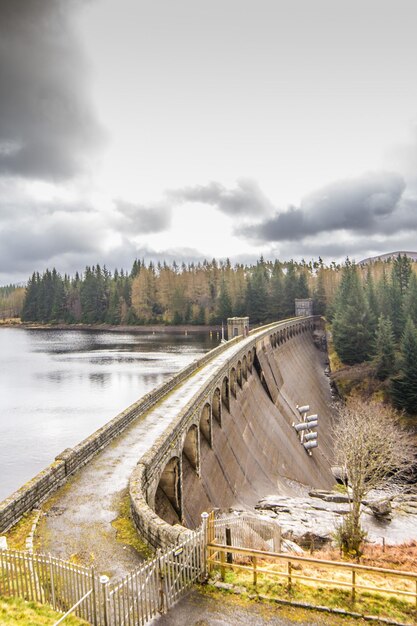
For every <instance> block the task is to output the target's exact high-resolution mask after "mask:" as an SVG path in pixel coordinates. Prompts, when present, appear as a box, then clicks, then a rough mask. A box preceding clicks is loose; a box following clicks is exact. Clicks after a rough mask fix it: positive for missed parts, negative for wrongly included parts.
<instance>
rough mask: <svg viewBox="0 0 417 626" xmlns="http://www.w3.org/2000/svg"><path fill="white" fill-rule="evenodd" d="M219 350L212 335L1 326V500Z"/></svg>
mask: <svg viewBox="0 0 417 626" xmlns="http://www.w3.org/2000/svg"><path fill="white" fill-rule="evenodd" d="M216 345H217V341H216V340H211V339H210V337H209V334H208V333H205V334H192V335H191V334H190V335H188V336H185V335H171V334H162V333H158V334H155V335H153V334H136V333H109V332H97V331H58V330H57V331H54V330H31V331H29V330H23V329H14V328H10V329H9V328H7V329H6V328H2V329H0V354H1V357H2V358H1V360H0V476H1V482H0V500H1V499H2V498H4V497H6V496H7V495H9V493H11V492H12V491H13V490H14V489H16V488H17V487H19V486H20V485H21V484H23V483H24V482H26V481H27V480H28V479H29V478H31V477H32V476H33V475H34V474H36V473H37V472H38V471H40V470H41V469H42V468H43V467H45V466H46V465H47V464H48V463H50V462H51V461H52V460H53V459H54V457H55V456H56V454H58V453H59V452H61V451H62V450H63V449H65V448H67V447H71V446H73V445H75V444H77V443H78V442H79V441H80V440H81V439H83V438H84V437H87V436H88V435H90V434H91V433H92V432H94V431H95V430H96V429H97V428H99V427H100V426H102V425H103V424H105V423H106V422H107V421H108V420H109V419H111V418H112V417H114V416H115V415H116V414H117V413H119V412H120V411H122V410H123V409H125V408H126V407H127V406H129V405H130V404H132V403H133V402H135V401H136V400H137V399H138V398H140V397H141V396H142V395H144V394H145V393H146V392H147V391H149V390H150V389H152V388H153V387H155V386H156V385H158V384H160V383H161V382H163V381H164V380H165V379H166V378H168V377H169V376H171V375H172V374H173V373H174V372H176V371H178V370H179V369H181V368H182V367H185V366H186V365H187V364H188V363H190V362H191V361H192V360H194V359H195V358H197V357H198V356H199V355H201V354H202V353H203V352H205V351H207V350H209V349H211V348H214V347H215V346H216Z"/></svg>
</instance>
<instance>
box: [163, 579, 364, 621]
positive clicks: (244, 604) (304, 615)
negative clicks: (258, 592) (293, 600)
mask: <svg viewBox="0 0 417 626" xmlns="http://www.w3.org/2000/svg"><path fill="white" fill-rule="evenodd" d="M366 623H369V622H365V620H362V619H354V618H349V617H345V616H340V617H339V616H337V615H333V614H328V613H319V612H318V611H311V610H306V609H298V608H294V607H290V606H283V605H279V604H274V603H270V602H257V601H255V600H253V601H249V600H244V599H242V598H241V597H239V596H232V595H228V594H219V593H214V594H211V593H207V592H205V591H204V588H203V589H196V588H193V590H192V591H191V592H190V593H189V594H187V595H186V596H185V597H183V598H182V599H181V600H179V602H177V604H176V605H175V606H174V607H173V608H172V609H170V610H169V611H168V613H167V614H166V615H161V616H160V617H157V618H155V619H154V620H153V621H152V622H151V624H152V626H231V625H233V626H248V624H249V625H250V626H291V625H292V624H298V626H360V625H361V624H366Z"/></svg>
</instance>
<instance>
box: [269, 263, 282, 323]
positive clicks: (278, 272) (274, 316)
mask: <svg viewBox="0 0 417 626" xmlns="http://www.w3.org/2000/svg"><path fill="white" fill-rule="evenodd" d="M270 294H271V295H270V307H269V318H270V319H271V320H274V321H275V320H280V319H282V318H283V317H284V274H283V273H282V268H281V264H280V263H279V262H278V261H275V263H274V266H273V268H272V276H271V280H270Z"/></svg>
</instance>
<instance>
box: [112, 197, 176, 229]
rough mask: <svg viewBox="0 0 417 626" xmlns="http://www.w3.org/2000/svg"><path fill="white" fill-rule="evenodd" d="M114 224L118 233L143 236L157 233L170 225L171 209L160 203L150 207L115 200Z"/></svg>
mask: <svg viewBox="0 0 417 626" xmlns="http://www.w3.org/2000/svg"><path fill="white" fill-rule="evenodd" d="M115 205H116V217H115V223H116V225H117V229H118V231H119V232H123V233H130V234H138V235H141V234H143V235H145V234H149V233H159V232H161V231H163V230H166V229H167V228H168V227H169V226H170V224H171V209H170V208H169V207H168V206H167V205H165V204H163V203H161V204H155V205H153V206H151V207H145V206H143V205H140V204H133V203H131V202H126V201H124V200H116V202H115Z"/></svg>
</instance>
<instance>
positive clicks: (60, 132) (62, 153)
mask: <svg viewBox="0 0 417 626" xmlns="http://www.w3.org/2000/svg"><path fill="white" fill-rule="evenodd" d="M77 4H80V3H79V2H76V1H75V0H2V1H1V2H0V85H1V93H2V95H1V113H0V175H3V176H20V177H25V178H37V179H45V180H58V179H65V178H67V177H71V176H73V175H75V174H77V173H78V172H79V171H80V170H81V169H82V167H83V165H84V164H85V163H84V159H85V158H86V157H88V156H89V155H90V154H91V150H92V149H93V148H94V147H97V145H99V144H100V143H101V141H102V140H103V136H104V135H103V132H102V130H101V129H100V127H99V125H98V123H97V122H96V120H95V119H94V114H93V110H92V107H91V105H90V103H89V101H88V97H87V92H88V89H87V84H86V82H87V81H86V73H85V62H84V59H83V57H82V54H81V52H80V46H79V44H78V42H77V40H76V38H75V35H74V32H73V30H72V26H71V13H72V12H73V11H74V10H75V9H76V8H77V7H76V5H77Z"/></svg>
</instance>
